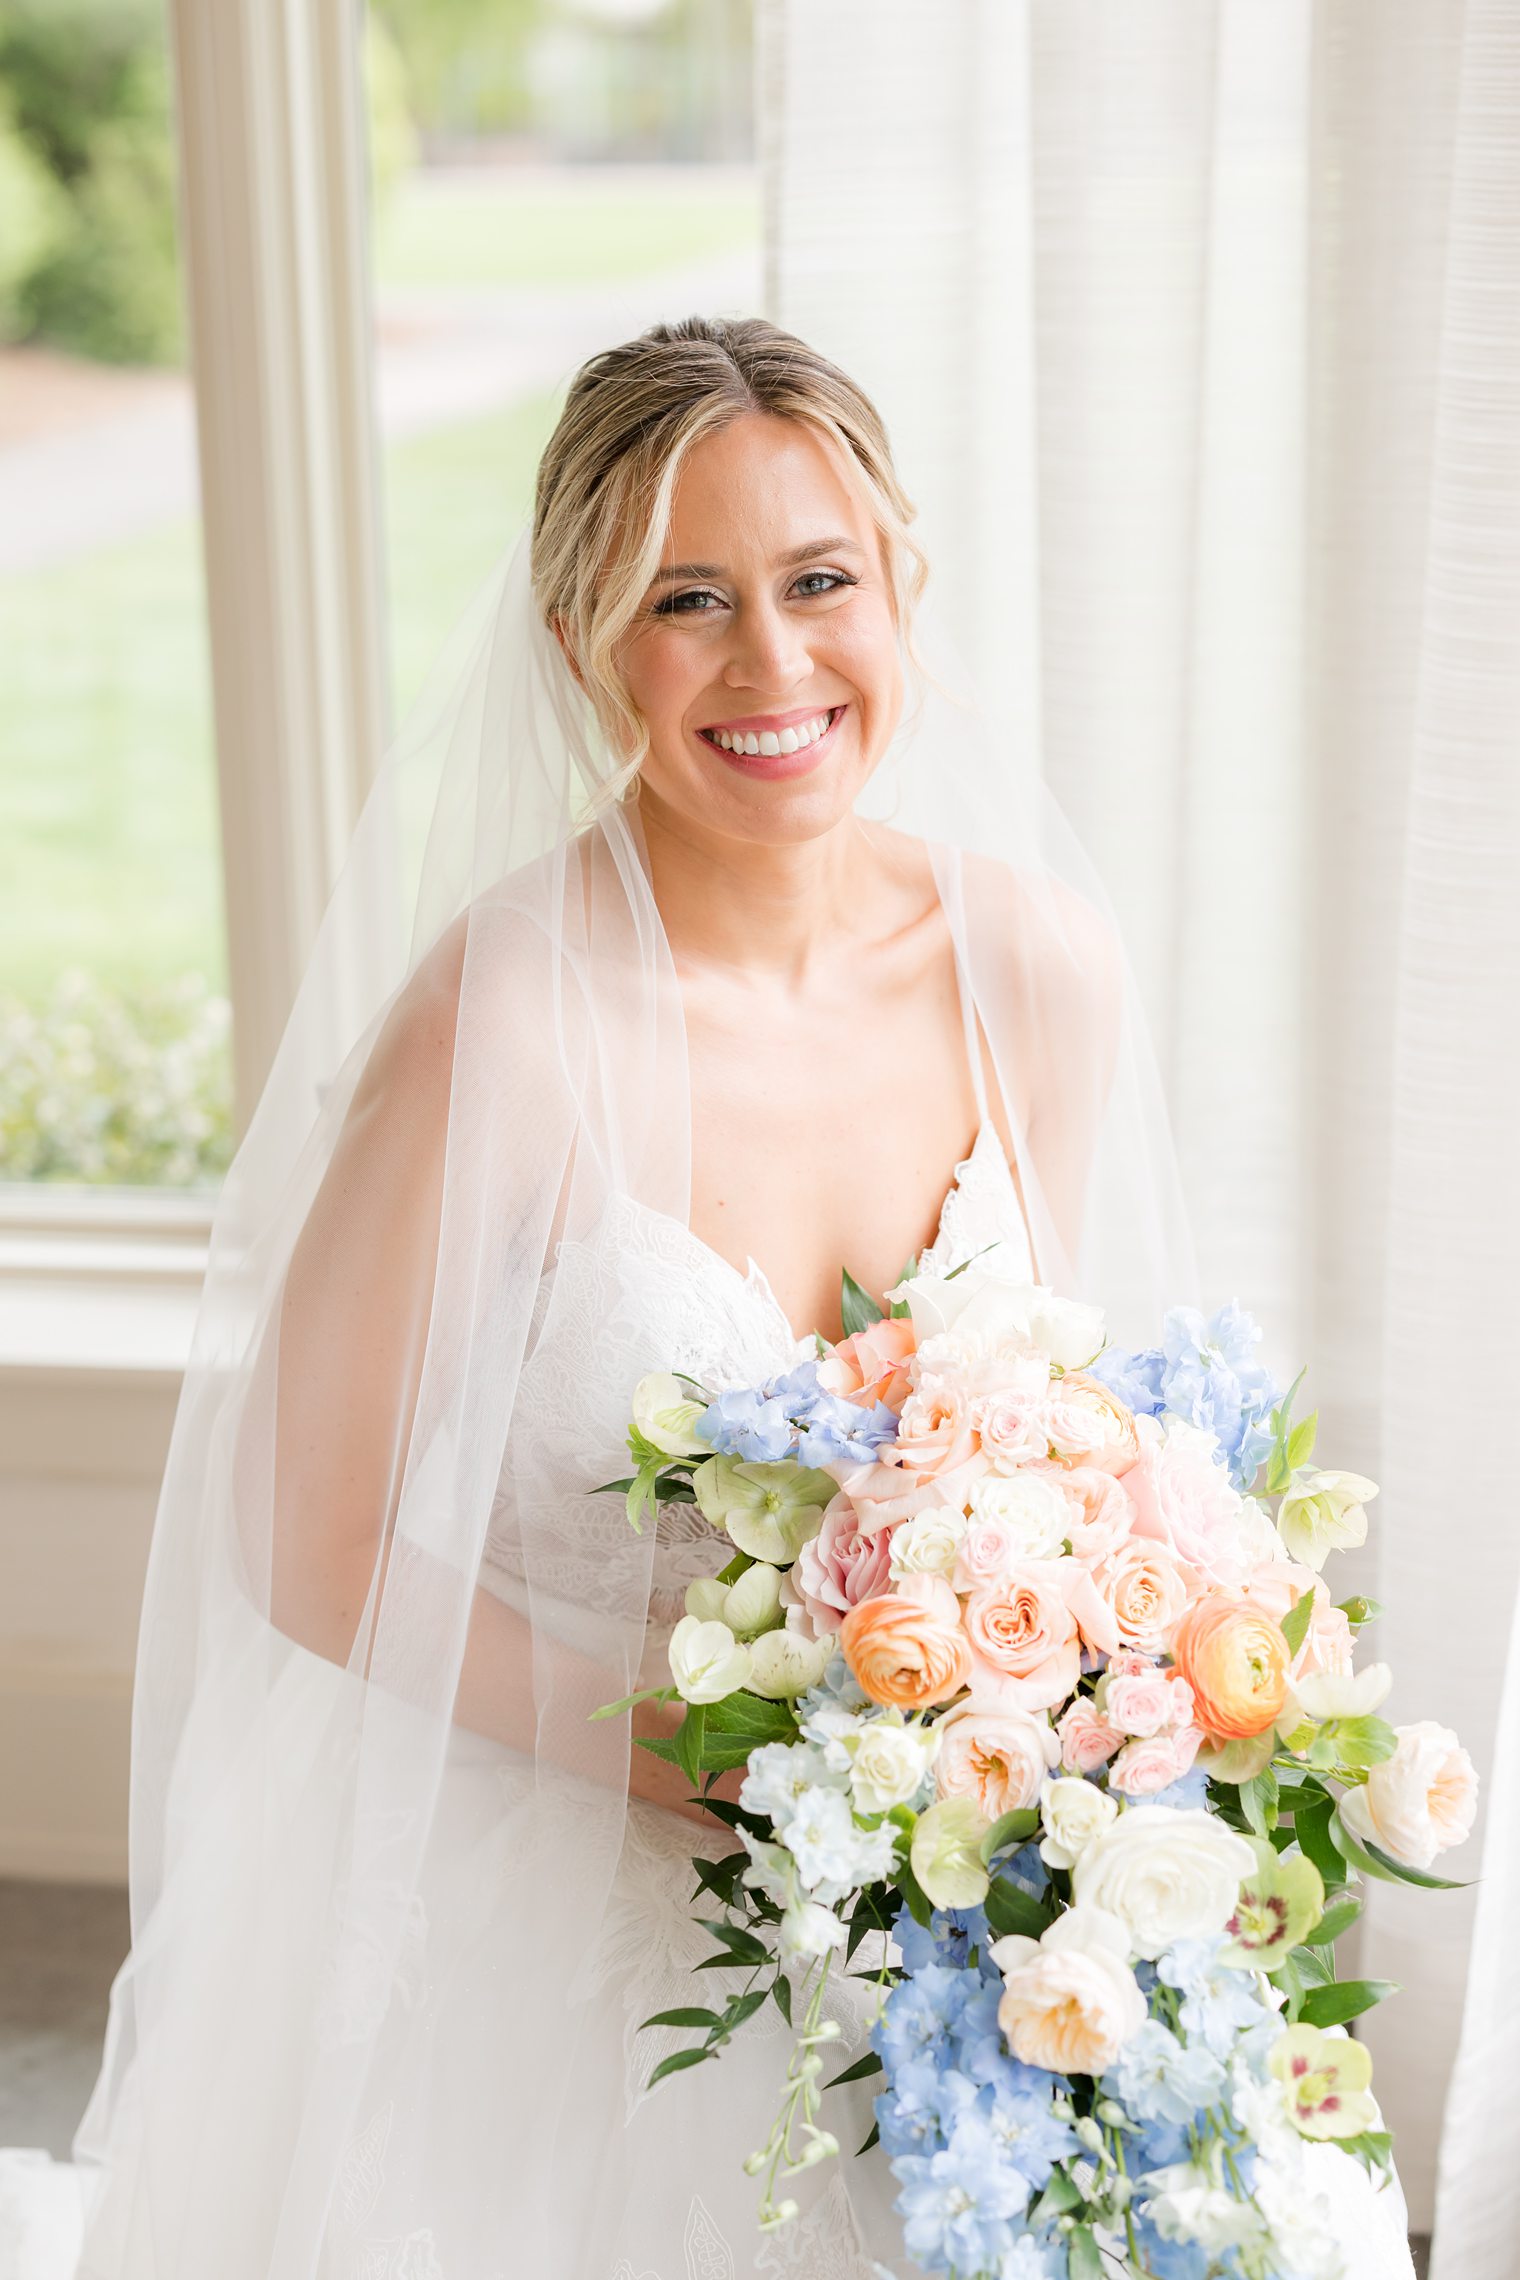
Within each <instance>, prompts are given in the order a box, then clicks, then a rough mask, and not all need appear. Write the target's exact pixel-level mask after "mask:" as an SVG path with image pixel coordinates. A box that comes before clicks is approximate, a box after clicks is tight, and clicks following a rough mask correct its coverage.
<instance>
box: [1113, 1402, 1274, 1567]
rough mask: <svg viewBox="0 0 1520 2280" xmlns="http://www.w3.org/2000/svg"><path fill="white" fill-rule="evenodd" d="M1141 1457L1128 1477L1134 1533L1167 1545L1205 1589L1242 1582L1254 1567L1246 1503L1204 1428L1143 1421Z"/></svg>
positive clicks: (1138, 1427) (1150, 1419)
mask: <svg viewBox="0 0 1520 2280" xmlns="http://www.w3.org/2000/svg"><path fill="white" fill-rule="evenodd" d="M1136 1430H1137V1432H1138V1433H1139V1437H1140V1453H1139V1455H1138V1456H1137V1458H1136V1459H1135V1462H1134V1464H1133V1465H1132V1466H1131V1467H1130V1469H1129V1471H1128V1472H1127V1473H1126V1474H1125V1476H1124V1486H1125V1489H1126V1490H1127V1492H1128V1495H1129V1499H1130V1503H1131V1505H1132V1507H1133V1510H1134V1515H1135V1519H1134V1532H1135V1534H1136V1535H1137V1536H1148V1537H1150V1538H1151V1539H1152V1540H1153V1541H1155V1542H1156V1543H1160V1544H1166V1545H1168V1546H1169V1547H1170V1548H1171V1550H1172V1551H1174V1552H1175V1553H1176V1555H1177V1557H1178V1559H1179V1560H1182V1561H1184V1562H1185V1563H1186V1564H1187V1566H1188V1567H1190V1568H1192V1569H1193V1570H1194V1572H1195V1573H1196V1574H1197V1575H1198V1576H1200V1577H1201V1578H1202V1579H1203V1581H1204V1582H1206V1583H1215V1584H1224V1585H1234V1584H1238V1583H1240V1582H1242V1581H1243V1580H1244V1577H1245V1575H1246V1572H1247V1569H1248V1568H1249V1567H1250V1566H1251V1565H1252V1564H1253V1563H1252V1557H1251V1555H1250V1553H1249V1552H1248V1550H1247V1534H1248V1530H1247V1522H1246V1515H1245V1500H1244V1498H1243V1497H1242V1496H1241V1495H1240V1493H1239V1491H1238V1490H1237V1489H1236V1488H1235V1487H1234V1485H1233V1483H1232V1482H1231V1480H1230V1476H1229V1474H1228V1473H1227V1472H1226V1471H1225V1469H1224V1467H1223V1465H1219V1464H1216V1463H1215V1462H1214V1459H1213V1456H1212V1454H1211V1453H1210V1452H1211V1451H1212V1449H1213V1446H1214V1443H1213V1440H1212V1438H1211V1436H1210V1435H1209V1434H1207V1433H1205V1432H1202V1431H1201V1430H1200V1429H1199V1428H1198V1427H1197V1426H1193V1425H1182V1424H1178V1423H1175V1422H1174V1423H1172V1424H1171V1425H1170V1426H1168V1427H1167V1428H1166V1429H1164V1430H1163V1428H1162V1427H1161V1426H1159V1425H1158V1424H1157V1422H1156V1420H1155V1419H1154V1418H1153V1417H1142V1418H1139V1419H1137V1421H1136Z"/></svg>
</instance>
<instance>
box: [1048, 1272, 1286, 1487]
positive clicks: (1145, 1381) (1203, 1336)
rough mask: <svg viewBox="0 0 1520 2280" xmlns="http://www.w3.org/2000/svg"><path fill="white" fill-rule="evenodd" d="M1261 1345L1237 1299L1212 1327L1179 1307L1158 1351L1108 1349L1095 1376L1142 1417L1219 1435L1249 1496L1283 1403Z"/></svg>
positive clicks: (1097, 1364)
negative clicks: (1271, 1421)
mask: <svg viewBox="0 0 1520 2280" xmlns="http://www.w3.org/2000/svg"><path fill="white" fill-rule="evenodd" d="M1260 1340H1261V1330H1260V1328H1259V1327H1258V1325H1257V1323H1256V1322H1255V1320H1254V1319H1253V1318H1252V1316H1251V1315H1249V1314H1247V1313H1246V1311H1245V1309H1244V1308H1243V1307H1242V1306H1239V1305H1237V1304H1236V1302H1235V1300H1234V1299H1230V1300H1227V1302H1226V1303H1225V1304H1224V1305H1223V1306H1221V1307H1220V1308H1219V1310H1218V1312H1217V1313H1216V1314H1215V1315H1214V1317H1213V1319H1212V1320H1211V1321H1205V1319H1204V1317H1203V1316H1202V1315H1201V1314H1200V1313H1199V1311H1198V1309H1197V1308H1196V1307H1193V1306H1174V1307H1173V1308H1172V1310H1171V1312H1170V1313H1169V1314H1168V1315H1167V1317H1166V1320H1165V1322H1164V1323H1163V1324H1162V1327H1161V1344H1160V1345H1159V1346H1145V1347H1141V1348H1138V1349H1136V1350H1134V1351H1131V1350H1129V1349H1127V1348H1125V1347H1122V1346H1107V1347H1105V1348H1104V1350H1103V1352H1102V1353H1101V1354H1100V1355H1099V1356H1098V1358H1097V1360H1096V1361H1095V1362H1094V1363H1093V1364H1092V1365H1091V1367H1092V1373H1093V1375H1094V1376H1095V1377H1098V1378H1101V1379H1102V1381H1103V1383H1104V1384H1105V1385H1106V1386H1107V1387H1108V1388H1109V1389H1110V1391H1111V1392H1113V1393H1116V1394H1117V1395H1118V1396H1119V1399H1120V1400H1121V1401H1123V1402H1125V1403H1127V1404H1128V1406H1129V1407H1130V1408H1131V1409H1132V1410H1133V1411H1134V1412H1135V1415H1136V1416H1137V1417H1160V1416H1162V1415H1166V1416H1169V1417H1180V1418H1183V1419H1185V1421H1186V1422H1187V1423H1188V1424H1189V1425H1197V1426H1201V1427H1202V1428H1203V1430H1204V1431H1205V1432H1208V1433H1212V1434H1213V1435H1214V1438H1215V1439H1216V1440H1217V1441H1218V1443H1219V1446H1220V1448H1221V1449H1222V1450H1223V1452H1224V1456H1225V1461H1226V1463H1227V1464H1228V1466H1229V1471H1230V1478H1231V1479H1232V1480H1233V1481H1234V1483H1235V1486H1236V1487H1237V1488H1243V1489H1244V1488H1249V1487H1250V1485H1251V1483H1252V1482H1253V1481H1254V1480H1255V1478H1256V1475H1257V1472H1258V1470H1259V1469H1260V1466H1261V1463H1262V1460H1263V1458H1264V1457H1265V1456H1266V1454H1267V1452H1268V1451H1269V1449H1270V1448H1271V1446H1272V1436H1271V1434H1270V1432H1269V1431H1268V1430H1267V1419H1268V1417H1269V1416H1270V1414H1271V1412H1272V1410H1273V1409H1274V1408H1275V1407H1276V1405H1277V1402H1278V1401H1279V1399H1280V1398H1281V1395H1280V1390H1279V1388H1278V1386H1277V1385H1276V1384H1275V1382H1274V1380H1273V1378H1272V1375H1271V1373H1270V1371H1268V1370H1267V1369H1266V1368H1265V1367H1264V1366H1263V1365H1262V1363H1261V1362H1259V1361H1258V1360H1257V1358H1256V1347H1257V1346H1258V1344H1259V1343H1260Z"/></svg>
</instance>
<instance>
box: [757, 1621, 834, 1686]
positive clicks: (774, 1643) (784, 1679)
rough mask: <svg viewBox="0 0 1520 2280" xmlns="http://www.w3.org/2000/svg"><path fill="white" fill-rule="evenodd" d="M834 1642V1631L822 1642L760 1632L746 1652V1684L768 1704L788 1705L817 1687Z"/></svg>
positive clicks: (787, 1633) (793, 1633) (798, 1634)
mask: <svg viewBox="0 0 1520 2280" xmlns="http://www.w3.org/2000/svg"><path fill="white" fill-rule="evenodd" d="M837 1642H838V1633H837V1632H834V1631H829V1632H827V1633H826V1634H825V1635H824V1637H823V1638H821V1639H805V1638H804V1637H803V1636H802V1633H801V1632H800V1631H763V1632H762V1633H761V1635H760V1637H759V1638H758V1639H756V1641H755V1642H754V1645H753V1646H751V1647H750V1648H748V1649H747V1650H746V1651H747V1652H748V1654H749V1658H750V1672H749V1677H748V1679H747V1680H746V1681H745V1683H746V1685H748V1687H749V1688H750V1690H751V1692H752V1693H755V1694H763V1695H764V1696H765V1698H766V1700H767V1701H768V1702H790V1701H791V1700H792V1698H793V1696H794V1695H798V1694H806V1692H807V1690H808V1688H809V1687H810V1686H816V1685H817V1684H818V1681H819V1680H820V1679H821V1678H822V1676H823V1674H824V1672H825V1671H826V1670H827V1669H828V1667H829V1658H830V1656H831V1655H832V1654H833V1652H834V1648H835V1646H836V1644H837Z"/></svg>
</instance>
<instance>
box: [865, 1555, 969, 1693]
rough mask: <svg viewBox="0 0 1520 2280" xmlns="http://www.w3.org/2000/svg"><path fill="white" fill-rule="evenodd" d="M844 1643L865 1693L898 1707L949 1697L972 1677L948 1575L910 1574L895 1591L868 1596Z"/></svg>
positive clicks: (964, 1638)
mask: <svg viewBox="0 0 1520 2280" xmlns="http://www.w3.org/2000/svg"><path fill="white" fill-rule="evenodd" d="M839 1644H840V1646H841V1647H842V1648H843V1649H844V1658H845V1661H846V1662H847V1663H848V1664H849V1666H850V1668H851V1670H852V1671H853V1672H854V1674H855V1678H856V1681H857V1683H858V1684H859V1686H860V1688H861V1690H862V1692H863V1693H865V1694H867V1695H869V1697H870V1699H871V1700H872V1701H873V1702H881V1703H884V1704H885V1705H886V1706H887V1708H888V1709H892V1710H927V1709H929V1708H930V1707H931V1706H932V1705H933V1704H935V1703H939V1702H948V1701H949V1700H950V1699H951V1697H952V1696H953V1695H956V1694H959V1693H960V1691H961V1689H962V1687H963V1686H965V1685H966V1683H967V1681H968V1680H969V1678H970V1676H971V1650H970V1648H969V1647H968V1646H967V1644H966V1635H965V1633H964V1631H962V1629H961V1626H960V1607H959V1605H958V1603H957V1601H956V1597H955V1593H954V1592H953V1591H952V1590H951V1589H950V1586H949V1584H948V1583H946V1581H945V1580H944V1577H943V1576H938V1575H910V1576H905V1577H904V1578H903V1580H902V1582H901V1583H900V1584H899V1585H898V1587H897V1589H896V1590H895V1591H893V1592H889V1593H886V1594H884V1595H883V1596H882V1597H881V1598H879V1599H863V1600H862V1601H861V1602H860V1605H859V1606H858V1607H852V1608H851V1609H850V1612H849V1614H848V1615H846V1617H845V1619H844V1622H843V1624H842V1625H841V1626H840V1632H839Z"/></svg>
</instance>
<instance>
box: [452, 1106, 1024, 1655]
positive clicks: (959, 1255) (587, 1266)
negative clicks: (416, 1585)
mask: <svg viewBox="0 0 1520 2280" xmlns="http://www.w3.org/2000/svg"><path fill="white" fill-rule="evenodd" d="M989 1245H997V1246H998V1251H997V1259H998V1263H999V1264H1000V1265H1002V1266H1004V1267H1005V1268H1006V1270H1007V1271H1008V1272H1010V1273H1012V1274H1016V1275H1018V1276H1020V1277H1024V1276H1028V1275H1030V1274H1031V1272H1032V1269H1031V1265H1030V1251H1029V1243H1028V1236H1027V1233H1026V1230H1025V1226H1024V1218H1023V1213H1022V1210H1021V1208H1020V1204H1019V1199H1018V1193H1017V1189H1016V1187H1015V1184H1014V1180H1013V1175H1012V1172H1011V1170H1010V1167H1009V1164H1008V1159H1007V1157H1006V1155H1005V1154H1004V1151H1003V1146H1002V1143H1001V1141H1000V1139H999V1137H998V1133H997V1129H996V1127H995V1126H994V1125H993V1124H992V1123H991V1122H990V1121H989V1120H988V1119H987V1118H986V1117H985V1116H984V1118H983V1121H982V1123H981V1125H980V1127H979V1129H978V1132H977V1136H976V1140H975V1142H974V1144H973V1146H972V1150H971V1153H970V1155H969V1156H967V1157H965V1158H964V1159H963V1160H962V1161H961V1162H960V1163H959V1164H957V1165H956V1166H955V1171H954V1177H953V1179H952V1181H951V1184H950V1188H949V1191H948V1193H947V1195H946V1197H945V1201H944V1205H943V1208H942V1211H941V1214H940V1222H939V1228H938V1232H937V1233H936V1236H935V1239H934V1241H933V1242H932V1243H930V1244H928V1245H926V1246H925V1248H924V1249H923V1250H922V1251H921V1252H920V1253H919V1254H918V1264H919V1266H920V1267H921V1268H922V1269H925V1270H928V1271H931V1272H933V1271H938V1272H940V1273H944V1272H946V1271H948V1270H949V1269H950V1268H951V1267H954V1266H958V1265H959V1264H960V1263H961V1262H962V1260H964V1259H966V1258H969V1257H970V1256H971V1255H972V1253H974V1252H979V1251H983V1250H985V1249H986V1247H987V1246H989ZM813 1351H814V1346H813V1341H812V1339H811V1338H810V1337H807V1338H797V1337H794V1335H793V1332H792V1328H791V1325H790V1323H789V1322H788V1321H787V1318H786V1316H785V1314H784V1313H783V1312H782V1309H781V1305H780V1302H779V1301H778V1299H777V1298H776V1296H775V1293H774V1292H773V1291H772V1289H771V1286H770V1283H769V1281H768V1279H767V1277H766V1275H765V1272H764V1270H763V1268H761V1267H760V1265H759V1264H758V1263H757V1261H755V1260H754V1259H753V1258H751V1259H749V1260H748V1261H747V1268H746V1271H745V1272H743V1273H741V1272H740V1270H739V1269H738V1268H737V1267H735V1266H734V1265H733V1263H732V1262H731V1261H730V1260H728V1259H725V1258H723V1257H722V1256H721V1254H720V1253H718V1252H716V1251H714V1250H713V1249H712V1248H711V1247H710V1246H709V1245H708V1244H706V1243H704V1242H703V1241H702V1240H701V1238H700V1237H699V1236H697V1235H694V1234H693V1233H692V1231H691V1229H690V1228H689V1227H687V1226H686V1225H685V1224H684V1223H683V1222H682V1221H680V1220H678V1219H674V1218H671V1217H670V1216H668V1215H667V1214H665V1213H663V1212H657V1211H653V1210H651V1209H649V1208H648V1207H647V1206H645V1205H643V1204H640V1203H639V1202H637V1201H636V1200H635V1199H634V1198H632V1197H629V1196H626V1195H620V1196H619V1197H617V1198H616V1200H615V1203H614V1207H613V1208H612V1209H611V1210H610V1211H609V1212H608V1213H607V1214H606V1215H605V1217H604V1219H603V1221H602V1223H601V1225H600V1227H599V1228H598V1230H597V1232H596V1234H595V1236H594V1237H593V1238H591V1239H588V1240H585V1241H578V1242H569V1243H563V1244H561V1246H560V1249H559V1256H558V1259H557V1262H556V1266H555V1268H554V1270H553V1271H552V1272H547V1273H546V1274H545V1275H544V1276H543V1278H542V1279H541V1281H540V1284H539V1289H538V1295H537V1301H536V1304H535V1308H534V1316H533V1341H532V1344H531V1347H530V1352H529V1357H528V1359H527V1361H526V1362H525V1363H524V1366H523V1371H522V1377H521V1381H520V1384H519V1387H518V1398H517V1411H516V1416H515V1418H514V1423H513V1433H512V1442H511V1444H509V1449H508V1458H507V1463H506V1465H505V1466H504V1467H503V1473H502V1480H501V1485H500V1488H499V1490H498V1494H497V1498H496V1504H495V1508H494V1510H493V1514H492V1522H491V1529H490V1535H489V1539H488V1543H487V1547H486V1554H485V1560H486V1570H485V1575H484V1579H483V1580H485V1581H486V1582H487V1583H489V1584H490V1585H491V1586H492V1588H499V1589H500V1590H501V1591H502V1595H503V1596H505V1597H508V1598H511V1597H513V1596H514V1587H516V1588H520V1587H521V1584H522V1579H523V1577H524V1574H525V1572H528V1571H529V1570H531V1573H532V1576H533V1581H534V1592H535V1602H534V1604H535V1612H536V1614H537V1615H541V1614H542V1612H543V1600H542V1595H543V1594H544V1593H545V1592H548V1593H550V1594H552V1596H553V1597H554V1598H555V1599H557V1600H560V1601H563V1602H565V1603H567V1606H568V1607H569V1608H575V1609H584V1610H592V1611H595V1610H600V1611H601V1612H603V1613H604V1614H606V1615H608V1616H617V1615H619V1614H625V1613H626V1612H627V1611H628V1610H629V1608H630V1607H631V1606H632V1605H634V1604H643V1599H642V1597H641V1582H640V1576H639V1573H638V1572H637V1571H638V1570H639V1564H640V1563H641V1562H642V1563H645V1566H644V1569H643V1573H644V1574H645V1575H647V1584H645V1585H643V1586H642V1588H643V1589H647V1613H648V1623H649V1626H650V1628H651V1631H652V1632H658V1631H662V1630H666V1629H668V1628H669V1626H670V1625H671V1624H673V1623H674V1622H676V1621H677V1620H678V1619H679V1617H680V1615H681V1613H682V1602H683V1597H684V1594H685V1590H686V1586H687V1584H688V1583H689V1582H691V1581H692V1580H693V1579H694V1578H695V1577H697V1576H703V1575H713V1574H716V1572H717V1570H718V1569H719V1568H721V1567H722V1566H723V1565H724V1563H725V1561H726V1559H727V1558H728V1556H729V1554H730V1551H731V1546H729V1545H728V1544H727V1543H726V1541H725V1540H724V1539H722V1538H720V1537H717V1536H715V1535H714V1533H713V1531H712V1530H711V1529H710V1528H709V1527H708V1525H707V1523H706V1521H705V1520H704V1519H703V1518H702V1516H701V1514H700V1513H699V1512H698V1511H697V1509H696V1508H695V1506H693V1505H690V1504H674V1505H666V1506H662V1507H661V1509H660V1513H659V1516H658V1523H657V1527H656V1530H655V1536H654V1542H653V1544H652V1546H650V1547H648V1548H647V1549H646V1548H645V1547H644V1546H643V1545H642V1544H641V1543H640V1541H639V1539H636V1538H634V1537H633V1536H632V1532H631V1531H630V1529H629V1527H628V1523H627V1520H626V1518H625V1517H624V1514H623V1510H622V1506H621V1504H620V1502H619V1500H618V1499H617V1497H615V1496H598V1495H595V1494H589V1493H588V1490H591V1489H594V1488H595V1487H596V1486H597V1485H598V1484H599V1483H600V1482H602V1481H607V1480H612V1479H616V1478H618V1477H620V1476H621V1475H623V1474H625V1473H626V1471H627V1468H628V1450H627V1440H626V1435H627V1429H628V1415H629V1405H630V1401H631V1398H632V1393H633V1388H634V1386H635V1384H636V1383H637V1382H638V1380H639V1378H640V1377H642V1376H643V1375H644V1373H645V1372H646V1371H648V1370H654V1369H671V1370H679V1371H685V1372H687V1373H689V1374H690V1375H691V1376H693V1377H695V1378H699V1379H701V1380H702V1381H703V1383H705V1384H706V1385H708V1386H710V1387H711V1388H712V1389H713V1390H714V1391H718V1390H720V1389H721V1388H723V1387H725V1386H734V1385H746V1384H750V1385H753V1384H758V1383H760V1382H761V1381H762V1380H763V1379H765V1378H766V1377H769V1376H771V1375H773V1374H774V1373H775V1372H777V1371H779V1370H783V1369H785V1368H787V1367H788V1365H789V1364H790V1363H792V1362H794V1361H797V1360H800V1359H803V1358H804V1357H806V1356H808V1355H810V1354H811V1353H812V1352H813Z"/></svg>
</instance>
